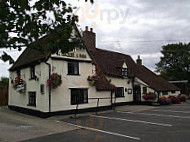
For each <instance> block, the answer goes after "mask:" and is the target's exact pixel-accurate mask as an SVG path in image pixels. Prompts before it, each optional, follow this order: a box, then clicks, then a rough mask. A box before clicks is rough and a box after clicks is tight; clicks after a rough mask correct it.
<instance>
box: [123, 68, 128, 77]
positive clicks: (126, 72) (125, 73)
mask: <svg viewBox="0 0 190 142" xmlns="http://www.w3.org/2000/svg"><path fill="white" fill-rule="evenodd" d="M127 74H128V71H127V68H122V76H127Z"/></svg>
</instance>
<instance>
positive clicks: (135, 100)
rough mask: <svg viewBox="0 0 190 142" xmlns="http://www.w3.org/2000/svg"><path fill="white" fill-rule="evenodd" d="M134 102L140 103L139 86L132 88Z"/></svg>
mask: <svg viewBox="0 0 190 142" xmlns="http://www.w3.org/2000/svg"><path fill="white" fill-rule="evenodd" d="M134 102H135V103H139V102H141V86H140V85H135V86H134Z"/></svg>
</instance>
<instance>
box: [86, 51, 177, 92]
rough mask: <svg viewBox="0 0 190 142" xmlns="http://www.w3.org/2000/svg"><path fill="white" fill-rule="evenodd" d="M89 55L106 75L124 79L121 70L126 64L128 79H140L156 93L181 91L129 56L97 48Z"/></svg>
mask: <svg viewBox="0 0 190 142" xmlns="http://www.w3.org/2000/svg"><path fill="white" fill-rule="evenodd" d="M89 53H90V54H91V56H92V58H93V59H94V60H95V61H96V62H97V64H98V65H99V66H100V68H101V71H102V72H103V73H104V74H105V75H108V76H114V77H122V72H121V68H122V65H123V63H126V64H127V66H128V77H138V78H139V79H140V80H142V81H143V82H145V83H146V84H147V85H148V86H149V87H150V88H152V89H155V90H156V91H172V90H180V89H179V88H177V87H176V86H174V85H172V84H170V83H169V82H168V81H167V80H165V79H163V78H162V77H160V76H158V75H156V74H155V73H153V72H152V71H150V70H149V69H148V68H146V67H145V66H143V65H138V64H136V63H135V62H134V61H133V59H132V58H131V57H130V56H129V55H125V54H122V53H118V52H113V51H107V50H101V49H97V48H95V49H89Z"/></svg>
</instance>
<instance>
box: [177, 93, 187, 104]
mask: <svg viewBox="0 0 190 142" xmlns="http://www.w3.org/2000/svg"><path fill="white" fill-rule="evenodd" d="M178 98H179V100H180V101H181V102H186V101H187V95H185V94H179V95H178Z"/></svg>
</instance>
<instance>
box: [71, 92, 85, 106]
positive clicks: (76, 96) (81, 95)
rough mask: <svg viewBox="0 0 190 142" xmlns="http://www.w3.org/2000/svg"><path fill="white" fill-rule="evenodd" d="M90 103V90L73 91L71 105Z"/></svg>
mask: <svg viewBox="0 0 190 142" xmlns="http://www.w3.org/2000/svg"><path fill="white" fill-rule="evenodd" d="M84 103H88V89H71V105H76V104H84Z"/></svg>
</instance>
